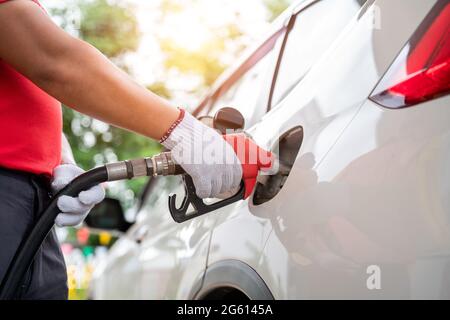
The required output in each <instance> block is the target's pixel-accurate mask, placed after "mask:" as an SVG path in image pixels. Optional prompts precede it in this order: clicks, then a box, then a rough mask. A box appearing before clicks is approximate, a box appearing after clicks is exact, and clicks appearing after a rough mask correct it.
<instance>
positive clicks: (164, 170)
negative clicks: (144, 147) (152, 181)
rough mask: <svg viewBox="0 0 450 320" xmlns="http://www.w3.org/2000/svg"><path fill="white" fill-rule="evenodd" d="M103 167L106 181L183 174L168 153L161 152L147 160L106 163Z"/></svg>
mask: <svg viewBox="0 0 450 320" xmlns="http://www.w3.org/2000/svg"><path fill="white" fill-rule="evenodd" d="M105 167H106V171H107V172H108V181H116V180H123V179H133V178H138V177H145V176H170V175H178V174H182V173H184V170H183V168H182V167H181V166H180V165H179V164H176V163H175V162H174V161H173V159H172V155H171V154H170V152H162V153H160V154H157V155H155V156H153V157H149V158H140V159H133V160H125V161H119V162H114V163H108V164H106V165H105Z"/></svg>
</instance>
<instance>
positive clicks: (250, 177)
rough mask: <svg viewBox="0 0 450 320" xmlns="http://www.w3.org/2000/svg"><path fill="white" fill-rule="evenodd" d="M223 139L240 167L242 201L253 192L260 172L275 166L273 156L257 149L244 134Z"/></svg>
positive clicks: (225, 136)
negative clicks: (243, 186) (242, 182)
mask: <svg viewBox="0 0 450 320" xmlns="http://www.w3.org/2000/svg"><path fill="white" fill-rule="evenodd" d="M223 138H224V139H225V140H226V141H227V142H228V143H229V144H230V145H231V146H232V147H233V149H234V152H236V156H237V157H238V159H239V161H240V162H241V165H242V179H243V180H244V184H245V193H244V199H247V198H248V197H249V196H250V194H251V193H252V192H253V189H254V188H255V184H256V178H257V177H258V173H259V171H260V170H270V169H272V168H273V167H274V166H275V163H276V157H275V155H274V154H273V153H272V152H270V151H267V150H265V149H263V148H261V147H259V146H258V145H257V144H256V143H255V142H254V141H253V140H252V139H250V138H249V137H247V136H246V135H245V134H244V133H236V134H228V135H224V136H223Z"/></svg>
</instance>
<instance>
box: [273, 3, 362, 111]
mask: <svg viewBox="0 0 450 320" xmlns="http://www.w3.org/2000/svg"><path fill="white" fill-rule="evenodd" d="M363 3H364V1H361V0H322V1H319V2H317V3H315V4H313V5H311V6H310V7H307V8H306V9H304V10H303V11H300V12H299V13H298V14H297V15H296V16H295V20H294V22H293V23H294V24H293V26H292V29H291V30H290V31H289V33H288V34H287V36H286V37H287V39H285V41H286V43H285V46H284V49H283V52H282V56H281V62H280V65H279V69H278V73H277V78H276V80H275V81H276V82H275V84H274V89H273V94H272V98H271V101H270V105H271V106H275V105H276V104H277V103H278V102H280V101H281V100H282V99H283V98H284V97H285V96H286V95H287V94H288V93H289V92H290V91H291V90H292V89H293V88H294V87H295V86H296V85H297V84H298V83H299V82H300V81H301V80H302V79H303V77H304V76H305V75H306V74H307V72H308V70H309V69H310V68H311V67H312V65H313V64H314V63H315V62H316V61H318V60H319V58H320V57H321V56H322V54H323V53H324V52H325V51H326V50H327V49H328V48H329V47H330V45H331V44H332V42H333V41H334V40H336V38H337V37H338V36H339V33H340V32H341V31H342V30H343V29H344V27H345V26H346V25H347V24H348V23H349V22H350V19H351V18H352V17H353V16H354V15H355V14H356V13H357V12H358V10H359V9H360V8H361V6H362V4H363ZM279 41H282V39H279Z"/></svg>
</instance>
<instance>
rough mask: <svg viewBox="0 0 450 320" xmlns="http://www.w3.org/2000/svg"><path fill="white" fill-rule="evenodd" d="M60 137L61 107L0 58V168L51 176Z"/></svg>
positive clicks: (55, 164) (58, 156) (57, 159)
mask: <svg viewBox="0 0 450 320" xmlns="http://www.w3.org/2000/svg"><path fill="white" fill-rule="evenodd" d="M6 1H9V0H0V5H1V4H2V3H4V2H6ZM33 1H34V2H36V3H37V4H39V2H38V1H37V0H33ZM39 5H40V4H39ZM61 134H62V112H61V104H60V103H59V102H58V101H57V100H55V99H54V98H52V97H51V96H49V95H48V94H47V93H45V92H44V91H42V90H41V89H40V88H39V87H37V86H36V85H35V84H33V83H32V82H31V81H30V80H28V79H27V78H26V77H25V76H23V75H22V74H20V73H19V72H17V71H16V70H15V69H13V68H12V67H11V66H10V65H8V64H7V63H6V62H4V61H2V60H1V58H0V167H3V168H10V169H15V170H21V171H26V172H32V173H36V174H45V175H51V174H52V171H53V168H55V167H56V166H57V165H59V163H60V162H61Z"/></svg>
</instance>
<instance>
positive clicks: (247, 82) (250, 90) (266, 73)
mask: <svg viewBox="0 0 450 320" xmlns="http://www.w3.org/2000/svg"><path fill="white" fill-rule="evenodd" d="M273 54H274V50H273V49H271V50H270V51H269V52H267V54H266V55H265V56H264V57H262V58H261V59H260V60H259V61H258V62H257V63H256V64H255V65H253V66H252V67H251V68H250V69H249V70H247V72H245V73H244V74H243V75H242V76H241V77H240V78H239V79H237V80H236V81H235V82H234V83H233V84H232V85H231V86H229V87H228V88H225V89H222V91H221V92H219V96H218V98H217V99H216V100H215V101H214V102H213V104H212V107H211V109H210V112H209V113H210V114H214V113H215V112H216V111H217V110H219V109H220V108H223V107H233V108H236V109H238V110H239V111H240V112H241V113H242V115H243V116H244V119H245V122H246V128H247V127H249V126H250V125H252V124H253V122H254V120H255V117H257V115H259V116H261V115H262V114H264V113H265V111H266V109H267V99H268V93H269V90H270V81H271V80H272V76H271V71H273V70H274V68H275V66H274V63H275V57H274V56H273ZM258 109H259V110H258ZM261 112H262V114H261Z"/></svg>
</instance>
